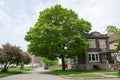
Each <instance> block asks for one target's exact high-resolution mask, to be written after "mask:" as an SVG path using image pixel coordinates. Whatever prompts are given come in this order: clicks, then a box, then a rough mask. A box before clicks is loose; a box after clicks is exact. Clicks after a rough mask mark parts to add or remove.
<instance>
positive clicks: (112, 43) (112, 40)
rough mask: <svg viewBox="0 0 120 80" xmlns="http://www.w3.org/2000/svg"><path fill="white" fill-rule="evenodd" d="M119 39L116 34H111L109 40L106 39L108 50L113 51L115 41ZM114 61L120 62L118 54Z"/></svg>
mask: <svg viewBox="0 0 120 80" xmlns="http://www.w3.org/2000/svg"><path fill="white" fill-rule="evenodd" d="M118 38H119V35H118V34H117V33H113V34H111V35H110V38H109V39H108V42H109V46H110V49H113V50H114V49H115V48H116V44H117V39H118ZM116 59H117V61H118V62H120V53H116Z"/></svg>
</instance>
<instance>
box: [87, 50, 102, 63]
mask: <svg viewBox="0 0 120 80" xmlns="http://www.w3.org/2000/svg"><path fill="white" fill-rule="evenodd" d="M89 55H90V56H89ZM93 55H94V58H95V60H93V59H92V57H93ZM96 56H97V57H96ZM89 58H91V60H90V59H89ZM88 61H89V62H99V61H100V60H99V54H98V52H88Z"/></svg>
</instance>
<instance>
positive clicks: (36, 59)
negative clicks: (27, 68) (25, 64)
mask: <svg viewBox="0 0 120 80" xmlns="http://www.w3.org/2000/svg"><path fill="white" fill-rule="evenodd" d="M31 57H32V62H31V65H32V66H38V67H42V66H43V65H44V64H43V62H42V59H41V57H38V56H34V55H31Z"/></svg>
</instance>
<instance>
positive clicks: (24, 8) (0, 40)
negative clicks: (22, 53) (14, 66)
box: [0, 0, 120, 50]
mask: <svg viewBox="0 0 120 80" xmlns="http://www.w3.org/2000/svg"><path fill="white" fill-rule="evenodd" d="M55 4H61V5H62V6H63V7H66V8H68V9H72V10H73V11H75V12H76V13H77V14H78V15H79V18H83V19H85V20H87V21H89V22H90V23H91V24H92V26H93V27H92V31H99V32H101V33H106V31H105V29H106V26H107V25H115V26H117V27H120V0H0V45H2V44H5V43H7V42H9V43H11V44H13V45H17V46H21V48H22V49H23V50H27V42H26V41H25V40H24V36H25V35H26V32H27V31H28V30H29V28H30V27H33V26H34V24H35V23H36V21H37V18H38V15H39V12H40V11H42V10H44V9H45V8H48V7H51V6H54V5H55Z"/></svg>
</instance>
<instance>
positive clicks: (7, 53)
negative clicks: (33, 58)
mask: <svg viewBox="0 0 120 80" xmlns="http://www.w3.org/2000/svg"><path fill="white" fill-rule="evenodd" d="M26 55H27V54H23V51H22V50H21V49H20V47H18V46H13V45H11V44H9V43H6V44H4V45H2V48H0V63H1V64H2V65H3V69H2V71H3V72H6V71H7V70H8V67H9V66H10V65H11V64H16V65H19V64H20V63H23V62H26V63H25V64H28V62H30V60H29V58H28V56H26ZM26 58H27V60H24V59H26ZM27 61H28V62H27Z"/></svg>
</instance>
